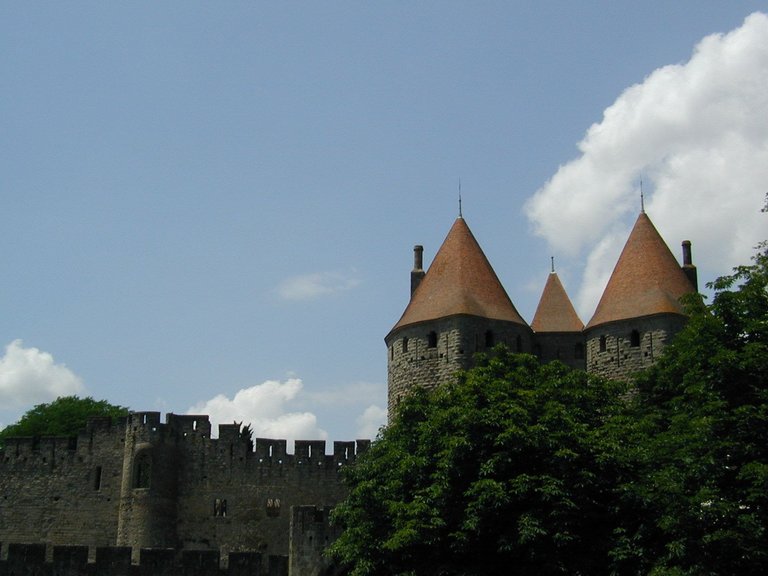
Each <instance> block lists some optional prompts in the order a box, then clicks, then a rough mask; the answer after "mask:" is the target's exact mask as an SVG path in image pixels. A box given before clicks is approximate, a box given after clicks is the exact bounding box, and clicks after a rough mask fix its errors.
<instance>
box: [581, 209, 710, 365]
mask: <svg viewBox="0 0 768 576" xmlns="http://www.w3.org/2000/svg"><path fill="white" fill-rule="evenodd" d="M683 246H684V266H683V267H681V266H680V265H679V264H678V262H677V260H676V259H675V257H674V256H673V255H672V253H671V252H670V251H669V248H668V247H667V245H666V244H665V243H664V240H663V239H662V238H661V236H660V235H659V233H658V231H657V230H656V228H655V227H654V225H653V223H652V222H651V220H650V218H648V216H647V215H646V214H645V212H641V213H640V215H639V216H638V218H637V221H636V222H635V226H634V228H633V229H632V232H631V233H630V235H629V238H628V239H627V243H626V244H625V245H624V249H623V251H622V252H621V256H620V257H619V260H618V262H617V263H616V267H615V268H614V270H613V273H612V274H611V277H610V279H609V280H608V284H607V286H606V288H605V291H604V292H603V296H602V298H601V299H600V303H599V304H598V305H597V309H596V310H595V314H594V315H593V316H592V319H591V320H590V321H589V323H588V324H587V326H586V328H585V330H584V334H585V339H586V345H587V370H589V371H590V372H594V373H596V374H600V375H602V376H606V377H611V378H625V377H627V376H628V375H629V374H631V373H633V372H636V371H638V370H641V369H643V368H645V367H647V366H649V365H651V364H653V363H654V361H655V360H656V358H658V356H659V354H661V352H662V351H663V349H664V346H665V345H666V344H667V343H668V342H669V340H670V339H671V338H672V336H674V335H675V334H676V333H677V332H678V331H679V330H680V329H681V328H682V327H683V325H684V324H685V321H686V316H685V311H684V309H683V306H682V304H681V303H680V298H681V297H682V296H684V295H685V294H688V293H691V292H695V291H696V290H697V286H695V284H694V282H695V278H696V269H695V267H694V266H693V264H692V262H691V257H690V242H684V243H683Z"/></svg>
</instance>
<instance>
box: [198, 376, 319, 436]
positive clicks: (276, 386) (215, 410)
mask: <svg viewBox="0 0 768 576" xmlns="http://www.w3.org/2000/svg"><path fill="white" fill-rule="evenodd" d="M302 388H303V385H302V382H301V380H300V379H298V378H290V379H288V380H286V381H285V382H280V381H277V380H267V381H266V382H263V383H262V384H257V385H255V386H251V387H250V388H244V389H242V390H240V391H238V392H237V393H236V394H235V396H234V397H233V398H231V399H230V398H228V397H227V396H225V395H223V394H219V395H218V396H215V397H213V398H211V399H210V400H206V401H204V402H200V403H198V404H196V405H195V406H192V407H191V408H190V409H189V410H187V414H207V415H208V416H209V417H210V420H211V425H212V427H213V430H214V431H217V430H218V425H219V424H231V423H232V422H242V423H243V424H250V425H251V427H252V429H253V435H254V438H255V437H262V438H280V439H288V440H296V439H300V440H304V439H310V440H311V439H320V440H324V439H326V438H327V436H328V434H327V433H326V432H325V431H324V430H322V429H321V428H320V427H319V426H318V423H317V417H316V416H315V415H314V414H312V413H311V412H291V411H289V410H288V408H287V406H288V404H290V403H291V401H293V400H295V399H296V398H297V396H298V395H299V394H300V393H301V391H302Z"/></svg>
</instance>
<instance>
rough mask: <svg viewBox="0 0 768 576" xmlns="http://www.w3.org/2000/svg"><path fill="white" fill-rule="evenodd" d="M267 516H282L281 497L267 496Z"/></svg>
mask: <svg viewBox="0 0 768 576" xmlns="http://www.w3.org/2000/svg"><path fill="white" fill-rule="evenodd" d="M267 516H269V517H270V518H275V517H277V516H280V498H267Z"/></svg>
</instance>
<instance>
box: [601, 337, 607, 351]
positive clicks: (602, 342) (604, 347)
mask: <svg viewBox="0 0 768 576" xmlns="http://www.w3.org/2000/svg"><path fill="white" fill-rule="evenodd" d="M605 349H606V338H605V336H600V352H605Z"/></svg>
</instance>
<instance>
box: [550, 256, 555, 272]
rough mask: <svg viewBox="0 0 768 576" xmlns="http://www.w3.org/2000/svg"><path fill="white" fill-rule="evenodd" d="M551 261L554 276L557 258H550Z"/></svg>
mask: <svg viewBox="0 0 768 576" xmlns="http://www.w3.org/2000/svg"><path fill="white" fill-rule="evenodd" d="M549 259H550V260H551V261H552V270H551V272H552V274H554V273H555V257H554V256H550V257H549Z"/></svg>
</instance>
